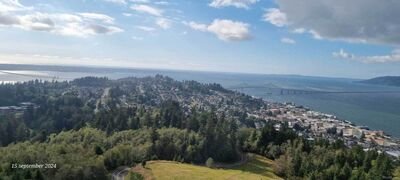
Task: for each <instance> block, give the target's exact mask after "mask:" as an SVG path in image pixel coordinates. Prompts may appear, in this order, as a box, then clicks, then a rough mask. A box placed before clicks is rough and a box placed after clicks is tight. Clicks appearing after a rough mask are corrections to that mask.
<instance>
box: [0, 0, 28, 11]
mask: <svg viewBox="0 0 400 180" xmlns="http://www.w3.org/2000/svg"><path fill="white" fill-rule="evenodd" d="M29 9H32V8H31V7H26V6H24V5H22V4H21V3H20V2H19V0H0V13H6V12H12V11H23V10H29Z"/></svg>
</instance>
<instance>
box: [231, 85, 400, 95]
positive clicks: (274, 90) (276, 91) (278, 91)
mask: <svg viewBox="0 0 400 180" xmlns="http://www.w3.org/2000/svg"><path fill="white" fill-rule="evenodd" d="M227 89H230V90H234V91H240V92H243V91H244V90H245V89H265V91H266V92H267V93H268V94H270V95H305V94H387V93H393V94H400V90H399V91H358V90H357V91H323V90H309V89H290V88H280V87H265V86H236V87H228V88H227Z"/></svg>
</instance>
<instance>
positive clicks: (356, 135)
mask: <svg viewBox="0 0 400 180" xmlns="http://www.w3.org/2000/svg"><path fill="white" fill-rule="evenodd" d="M249 116H254V117H257V118H262V119H265V120H272V121H277V122H284V123H287V124H288V125H289V127H290V128H292V129H293V130H295V131H296V132H297V133H298V135H300V136H304V137H305V138H307V139H308V140H310V141H313V140H315V139H316V138H325V139H328V140H329V141H331V142H333V141H335V140H337V139H340V140H343V141H344V143H345V145H346V146H348V147H351V146H354V145H360V146H361V147H363V149H364V151H368V150H370V149H375V150H378V151H379V152H385V153H387V154H388V155H391V156H393V157H396V158H398V157H400V141H399V139H397V138H395V137H391V136H389V135H387V134H385V133H384V132H383V131H381V130H371V129H369V128H368V127H365V126H357V125H355V124H354V123H352V122H350V121H347V120H342V119H339V118H338V117H336V116H334V115H330V114H325V113H321V112H316V111H313V110H310V109H309V108H305V107H303V106H296V105H295V104H294V103H268V108H266V109H263V110H260V111H256V112H254V113H250V114H249ZM276 128H277V129H279V128H280V125H277V126H276Z"/></svg>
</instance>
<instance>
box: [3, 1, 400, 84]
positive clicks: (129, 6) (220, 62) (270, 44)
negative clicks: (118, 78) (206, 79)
mask: <svg viewBox="0 0 400 180" xmlns="http://www.w3.org/2000/svg"><path fill="white" fill-rule="evenodd" d="M398 9H400V2H397V1H378V0H354V1H351V2H348V1H345V0H304V1H301V2H300V1H291V0H274V1H267V0H170V1H162V0H74V1H70V0H69V1H68V0H0V39H1V42H0V63H19V64H61V65H96V66H118V67H143V68H160V69H181V70H201V71H223V72H245V73H262V74H301V75H313V76H333V77H353V78H369V77H374V76H381V75H400V73H399V72H400V71H399V70H400V50H399V49H400V48H398V47H399V44H400V20H398V18H397V17H400V12H398V11H397V10H398Z"/></svg>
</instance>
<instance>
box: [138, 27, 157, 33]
mask: <svg viewBox="0 0 400 180" xmlns="http://www.w3.org/2000/svg"><path fill="white" fill-rule="evenodd" d="M136 28H138V29H140V30H142V31H146V32H152V31H155V30H156V28H153V27H149V26H136Z"/></svg>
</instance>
